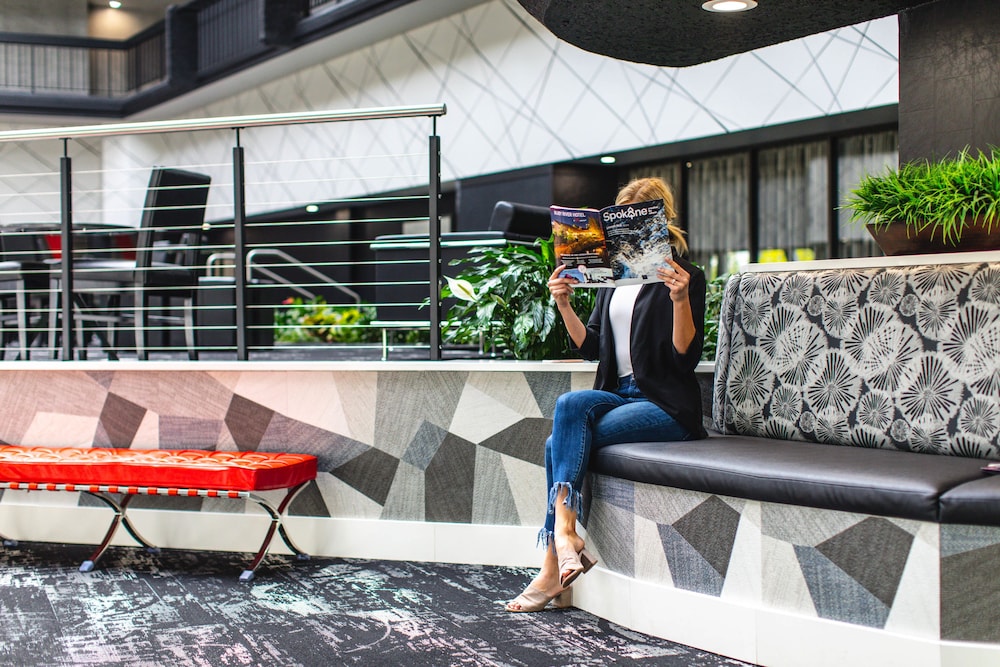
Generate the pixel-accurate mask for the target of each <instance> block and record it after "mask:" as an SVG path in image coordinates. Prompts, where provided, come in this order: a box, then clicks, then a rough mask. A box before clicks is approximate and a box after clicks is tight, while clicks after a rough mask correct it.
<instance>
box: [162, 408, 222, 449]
mask: <svg viewBox="0 0 1000 667" xmlns="http://www.w3.org/2000/svg"><path fill="white" fill-rule="evenodd" d="M159 426H160V440H159V441H160V449H215V445H216V443H218V442H219V433H220V432H221V431H222V422H221V421H219V420H218V419H195V418H187V417H175V416H171V415H160V418H159Z"/></svg>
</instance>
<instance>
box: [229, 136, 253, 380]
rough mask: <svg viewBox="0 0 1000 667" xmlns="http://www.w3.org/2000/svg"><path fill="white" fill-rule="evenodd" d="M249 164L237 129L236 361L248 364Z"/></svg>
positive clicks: (235, 188)
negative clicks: (247, 258) (247, 254)
mask: <svg viewBox="0 0 1000 667" xmlns="http://www.w3.org/2000/svg"><path fill="white" fill-rule="evenodd" d="M246 219H247V204H246V163H245V162H244V155H243V147H242V146H240V130H239V128H237V129H236V145H235V146H234V147H233V253H234V255H235V256H234V257H233V278H234V280H235V283H234V285H233V288H234V291H235V305H236V359H237V360H239V361H246V360H247V359H249V358H250V356H249V353H248V351H247V293H246V289H247V272H246V227H245V225H246Z"/></svg>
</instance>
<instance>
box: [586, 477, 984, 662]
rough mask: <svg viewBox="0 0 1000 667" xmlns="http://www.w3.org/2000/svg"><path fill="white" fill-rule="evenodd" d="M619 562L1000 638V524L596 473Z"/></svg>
mask: <svg viewBox="0 0 1000 667" xmlns="http://www.w3.org/2000/svg"><path fill="white" fill-rule="evenodd" d="M593 482H594V483H593V485H592V490H593V498H592V501H591V505H590V513H589V517H588V521H587V525H588V535H589V543H590V547H591V548H592V549H594V550H596V552H597V555H598V558H600V559H601V560H602V562H603V563H604V564H605V565H606V566H607V567H608V568H610V569H611V570H613V571H615V572H618V573H621V574H624V575H626V576H629V577H634V578H636V579H638V580H640V581H646V582H651V583H655V584H660V585H664V586H669V587H672V588H677V589H683V590H687V591H693V592H696V593H701V594H704V595H709V596H714V597H717V598H721V599H723V600H728V601H731V602H734V603H737V604H745V605H750V606H753V607H759V608H763V609H770V610H777V611H781V612H788V613H792V614H796V615H799V616H802V617H805V618H818V619H829V620H834V621H840V622H844V623H850V624H854V625H858V626H864V627H869V628H878V629H881V630H886V631H888V632H892V633H895V634H901V635H906V636H912V637H919V638H926V639H932V640H938V639H943V640H963V641H977V642H1000V625H998V624H997V623H996V615H995V613H994V612H993V611H992V610H995V609H996V608H997V605H1000V585H998V584H997V582H996V577H995V575H994V573H993V572H992V568H990V567H984V563H990V562H996V560H995V559H996V558H997V557H998V554H1000V528H995V527H979V526H957V525H939V524H936V523H927V522H920V521H912V520H905V519H891V518H884V517H876V516H869V515H863V514H853V513H848V512H837V511H832V510H821V509H814V508H808V507H796V506H792V505H781V504H776V503H762V502H757V501H748V500H742V499H738V498H730V497H725V496H717V495H712V494H705V493H699V492H694V491H685V490H680V489H671V488H667V487H661V486H654V485H649V484H642V483H637V482H631V481H627V480H621V479H616V478H612V477H606V476H596V477H595V478H594V480H593Z"/></svg>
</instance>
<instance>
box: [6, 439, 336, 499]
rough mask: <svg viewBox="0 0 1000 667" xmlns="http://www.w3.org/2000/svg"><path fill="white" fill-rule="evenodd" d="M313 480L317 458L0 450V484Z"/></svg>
mask: <svg viewBox="0 0 1000 667" xmlns="http://www.w3.org/2000/svg"><path fill="white" fill-rule="evenodd" d="M315 477H316V457H314V456H310V455H307V454H287V453H271V452H217V451H204V450H197V449H195V450H192V449H182V450H170V449H113V448H107V449H105V448H79V447H21V446H17V445H4V446H0V480H3V481H8V482H48V483H54V484H88V483H94V482H100V483H101V484H115V485H120V486H157V487H185V488H186V487H192V488H199V489H225V490H232V491H268V490H273V489H287V488H290V487H293V486H297V485H298V484H301V483H302V482H306V481H309V480H311V479H315Z"/></svg>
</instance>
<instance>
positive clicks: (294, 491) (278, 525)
mask: <svg viewBox="0 0 1000 667" xmlns="http://www.w3.org/2000/svg"><path fill="white" fill-rule="evenodd" d="M306 484H308V482H302V483H301V484H299V485H298V486H293V487H292V488H290V489H289V490H288V493H287V494H285V497H284V499H283V500H282V501H281V504H280V505H278V507H277V509H275V508H273V507H271V504H270V503H268V502H267V501H266V500H264V499H263V498H261V497H259V496H255V495H253V494H251V495H250V496H249V497H250V499H251V500H253V501H254V502H255V503H257V504H258V505H260V506H261V507H262V508H264V511H265V512H267V513H268V515H270V517H271V525H270V526H268V528H267V534H266V535H265V536H264V541H263V542H262V543H261V545H260V550H259V551H257V555H256V556H254V559H253V561H252V562H251V563H250V566H249V567H248V568H247V569H245V570H243V572H242V574H240V581H253V578H254V572H255V571H256V569H257V566H258V565H260V562H261V561H262V560H264V556H265V555H266V554H267V548H268V547H269V546H270V545H271V539H272V538H273V537H274V531H275V530H277V531H278V534H279V535H281V539H282V541H284V543H285V545H286V546H287V547H288V548H289V549H291V550H292V553H294V554H295V557H296V558H297V559H298V560H309V554H307V553H306V552H305V551H303V550H302V549H299V548H298V547H297V546H296V545H295V543H294V542H292V540H291V538H290V537H289V536H288V533H287V532H286V531H285V526H284V524H282V522H281V517H282V514H284V512H285V509H286V508H287V507H288V505H289V504H290V503H291V502H292V500H293V499H294V498H295V496H297V495H298V493H299V491H301V490H302V489H304V488H305V486H306Z"/></svg>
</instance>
